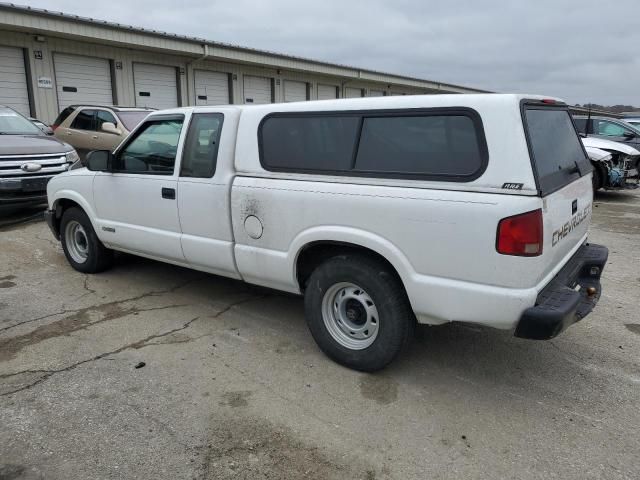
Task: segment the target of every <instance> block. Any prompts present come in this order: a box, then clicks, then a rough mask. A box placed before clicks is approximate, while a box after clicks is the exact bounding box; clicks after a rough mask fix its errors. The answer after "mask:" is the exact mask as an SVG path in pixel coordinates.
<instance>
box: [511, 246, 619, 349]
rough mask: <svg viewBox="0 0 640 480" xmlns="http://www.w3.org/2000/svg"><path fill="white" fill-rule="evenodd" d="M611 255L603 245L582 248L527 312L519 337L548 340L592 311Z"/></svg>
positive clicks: (521, 322) (517, 334)
mask: <svg viewBox="0 0 640 480" xmlns="http://www.w3.org/2000/svg"><path fill="white" fill-rule="evenodd" d="M608 256H609V250H608V249H607V247H604V246H602V245H594V244H588V243H587V244H584V245H583V246H582V247H580V249H578V251H577V252H576V253H575V254H574V255H573V257H571V259H570V260H569V261H568V262H567V264H566V265H565V266H564V267H563V268H562V270H560V271H559V272H558V274H557V275H556V276H555V277H554V278H553V279H552V280H551V282H549V284H548V285H547V286H546V287H545V288H544V289H543V290H542V291H541V292H540V293H539V294H538V297H537V299H536V304H535V305H534V306H533V307H530V308H527V309H526V310H525V311H524V312H523V314H522V316H521V317H520V320H519V322H518V325H517V327H516V330H515V336H516V337H520V338H529V339H532V340H548V339H550V338H553V337H555V336H557V335H558V334H560V333H561V332H562V331H563V330H564V329H566V328H567V327H568V326H570V325H572V324H574V323H575V322H578V321H580V320H582V319H583V318H584V317H586V316H587V315H588V314H589V313H591V310H593V308H594V307H595V305H596V303H598V300H599V299H600V293H601V287H600V275H601V274H602V270H603V269H604V266H605V265H606V263H607V258H608Z"/></svg>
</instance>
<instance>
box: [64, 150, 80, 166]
mask: <svg viewBox="0 0 640 480" xmlns="http://www.w3.org/2000/svg"><path fill="white" fill-rule="evenodd" d="M65 156H66V157H67V162H69V163H75V162H77V161H78V160H80V155H78V152H76V151H75V150H71V151H70V152H67V153H66V155H65Z"/></svg>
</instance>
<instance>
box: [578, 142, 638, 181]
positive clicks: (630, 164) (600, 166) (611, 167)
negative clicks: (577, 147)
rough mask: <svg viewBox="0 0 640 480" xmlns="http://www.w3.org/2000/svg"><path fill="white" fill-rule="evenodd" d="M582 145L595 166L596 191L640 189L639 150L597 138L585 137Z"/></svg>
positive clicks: (593, 179)
mask: <svg viewBox="0 0 640 480" xmlns="http://www.w3.org/2000/svg"><path fill="white" fill-rule="evenodd" d="M582 144H583V145H584V148H585V150H586V152H587V154H588V155H589V160H590V161H591V165H592V166H593V177H592V181H593V190H594V191H596V190H599V189H601V188H604V189H623V188H637V187H638V169H637V167H636V165H638V161H640V152H639V151H638V150H636V149H635V148H633V147H631V146H629V145H626V144H624V143H620V142H613V141H611V140H605V139H603V138H595V137H584V136H583V137H582ZM632 179H633V180H632Z"/></svg>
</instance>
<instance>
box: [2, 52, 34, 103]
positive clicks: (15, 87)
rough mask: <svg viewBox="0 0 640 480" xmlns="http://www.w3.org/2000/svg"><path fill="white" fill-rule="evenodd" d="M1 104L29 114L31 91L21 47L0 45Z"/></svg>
mask: <svg viewBox="0 0 640 480" xmlns="http://www.w3.org/2000/svg"><path fill="white" fill-rule="evenodd" d="M0 105H6V106H7V107H11V108H13V109H14V110H17V111H18V112H20V113H22V114H23V115H27V116H29V91H28V90H27V74H26V73H25V70H24V53H23V50H22V49H21V48H13V47H0Z"/></svg>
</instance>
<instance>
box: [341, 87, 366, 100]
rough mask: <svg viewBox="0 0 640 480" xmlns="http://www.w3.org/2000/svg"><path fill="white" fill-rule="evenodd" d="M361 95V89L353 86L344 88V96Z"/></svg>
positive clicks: (358, 96)
mask: <svg viewBox="0 0 640 480" xmlns="http://www.w3.org/2000/svg"><path fill="white" fill-rule="evenodd" d="M360 97H362V89H361V88H354V87H345V88H344V98H360Z"/></svg>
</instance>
